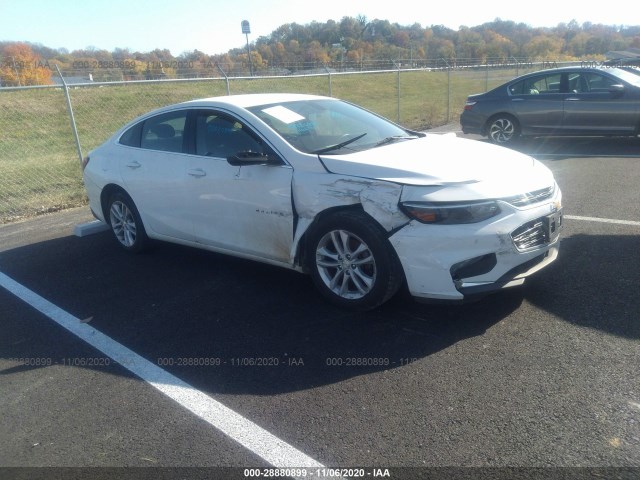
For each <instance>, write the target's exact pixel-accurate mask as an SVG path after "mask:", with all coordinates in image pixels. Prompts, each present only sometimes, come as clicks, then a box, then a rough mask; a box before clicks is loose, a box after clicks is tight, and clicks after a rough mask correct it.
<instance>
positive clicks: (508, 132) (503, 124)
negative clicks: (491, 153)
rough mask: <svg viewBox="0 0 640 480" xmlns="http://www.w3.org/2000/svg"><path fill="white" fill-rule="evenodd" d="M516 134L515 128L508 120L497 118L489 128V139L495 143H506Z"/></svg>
mask: <svg viewBox="0 0 640 480" xmlns="http://www.w3.org/2000/svg"><path fill="white" fill-rule="evenodd" d="M515 134H516V126H515V125H514V124H513V122H512V121H511V120H509V119H508V118H504V117H502V118H498V119H496V120H494V121H493V122H492V123H491V126H490V127H489V137H490V138H491V140H493V141H494V142H495V143H507V142H509V141H511V140H512V139H513V137H514V136H515Z"/></svg>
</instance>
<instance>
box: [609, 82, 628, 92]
mask: <svg viewBox="0 0 640 480" xmlns="http://www.w3.org/2000/svg"><path fill="white" fill-rule="evenodd" d="M609 92H611V93H617V94H621V93H623V92H624V85H621V84H615V85H611V86H610V87H609Z"/></svg>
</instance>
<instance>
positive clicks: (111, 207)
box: [107, 192, 149, 253]
mask: <svg viewBox="0 0 640 480" xmlns="http://www.w3.org/2000/svg"><path fill="white" fill-rule="evenodd" d="M107 215H108V217H107V218H108V220H109V225H110V226H111V233H113V236H114V238H115V239H116V241H117V242H118V245H120V246H121V247H122V248H123V249H125V250H126V251H128V252H133V253H138V252H141V251H143V250H144V249H145V248H146V247H147V245H148V243H149V239H148V237H147V233H146V231H145V229H144V225H142V219H141V218H140V214H139V213H138V209H137V208H136V206H135V204H134V203H133V200H131V198H130V197H129V196H128V195H127V194H125V193H124V192H117V193H114V194H113V195H112V196H111V197H110V198H109V204H108V206H107Z"/></svg>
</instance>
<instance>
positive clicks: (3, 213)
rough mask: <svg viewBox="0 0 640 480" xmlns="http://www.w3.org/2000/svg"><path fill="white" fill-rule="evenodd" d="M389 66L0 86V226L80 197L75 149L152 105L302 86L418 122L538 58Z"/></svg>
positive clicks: (452, 116) (445, 116)
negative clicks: (467, 64)
mask: <svg viewBox="0 0 640 480" xmlns="http://www.w3.org/2000/svg"><path fill="white" fill-rule="evenodd" d="M395 67H396V68H394V69H390V70H381V71H364V72H362V71H358V72H352V71H335V70H332V69H330V68H327V67H324V68H323V69H320V71H317V72H315V73H311V74H310V73H306V74H304V75H287V76H255V77H232V76H230V75H229V74H227V73H226V72H225V71H224V69H223V68H220V67H219V68H218V70H219V72H220V75H219V76H217V77H215V78H209V79H200V78H198V79H175V80H150V81H147V80H145V81H128V82H101V83H98V82H88V83H83V84H66V85H62V86H46V87H45V86H39V87H17V88H0V132H1V134H0V224H2V223H9V222H12V221H16V220H20V219H23V218H28V217H33V216H36V215H39V214H43V213H48V212H53V211H57V210H62V209H65V208H70V207H74V206H81V205H84V204H85V203H86V196H85V193H84V186H83V184H82V172H81V167H80V155H86V154H87V153H88V152H89V151H91V150H92V149H93V148H95V147H96V146H98V145H100V144H101V143H102V142H104V141H105V140H106V139H108V138H109V137H110V136H111V135H112V134H113V133H114V132H115V131H116V130H117V129H119V128H120V127H121V126H122V125H124V124H125V123H127V122H128V121H130V120H132V119H134V118H135V117H137V116H139V115H141V114H143V113H145V112H148V111H149V110H152V109H154V108H157V107H161V106H165V105H169V104H172V103H177V102H182V101H186V100H192V99H196V98H204V97H212V96H220V95H228V94H231V95H234V94H242V93H276V92H289V93H310V94H318V95H326V96H333V97H337V98H341V99H344V100H348V101H351V102H353V103H356V104H359V105H362V106H364V107H365V108H368V109H369V110H372V111H374V112H376V113H378V114H380V115H383V116H385V117H387V118H390V119H391V120H394V121H396V122H398V123H400V124H402V125H404V126H406V127H410V128H413V129H419V130H426V129H429V128H431V127H434V126H439V125H443V124H446V123H448V122H450V121H452V120H457V118H458V116H459V114H460V112H461V111H462V107H463V105H464V101H465V99H466V97H467V95H469V94H472V93H478V92H483V91H486V90H487V89H490V88H492V87H495V86H497V85H499V84H501V83H503V82H505V81H507V80H509V79H511V78H513V77H515V76H517V75H519V74H523V73H526V72H528V71H534V70H537V69H540V68H541V65H539V64H533V63H530V64H527V65H521V64H516V65H502V66H501V67H499V68H498V67H494V66H490V65H486V66H484V68H483V67H473V68H471V67H465V66H451V65H447V66H443V67H438V68H405V67H406V65H405V66H404V67H402V66H401V65H399V64H396V65H395ZM307 72H308V70H307ZM59 78H61V79H62V78H65V76H64V75H63V74H60V75H59ZM76 132H77V135H76Z"/></svg>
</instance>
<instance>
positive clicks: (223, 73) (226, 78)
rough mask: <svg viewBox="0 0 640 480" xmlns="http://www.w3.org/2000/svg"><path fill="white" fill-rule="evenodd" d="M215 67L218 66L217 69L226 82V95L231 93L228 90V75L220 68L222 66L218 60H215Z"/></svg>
mask: <svg viewBox="0 0 640 480" xmlns="http://www.w3.org/2000/svg"><path fill="white" fill-rule="evenodd" d="M216 67H218V70H220V73H221V74H222V76H223V77H224V79H225V81H226V82H227V96H229V95H231V93H230V90H229V77H227V74H226V73H225V71H224V70H223V69H222V67H221V66H220V64H219V63H218V62H216Z"/></svg>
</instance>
